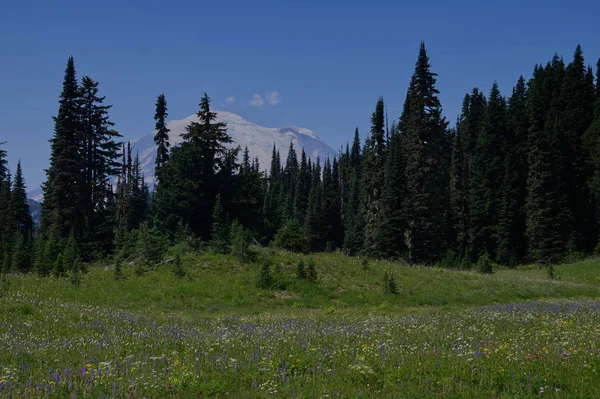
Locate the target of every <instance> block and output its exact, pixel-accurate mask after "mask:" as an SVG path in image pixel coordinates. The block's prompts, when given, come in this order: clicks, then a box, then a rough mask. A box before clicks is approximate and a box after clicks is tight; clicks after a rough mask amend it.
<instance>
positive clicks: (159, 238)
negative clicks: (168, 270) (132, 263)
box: [135, 222, 168, 265]
mask: <svg viewBox="0 0 600 399" xmlns="http://www.w3.org/2000/svg"><path fill="white" fill-rule="evenodd" d="M136 233H137V234H136V236H137V240H136V248H135V255H136V259H137V260H136V265H137V264H142V263H150V264H152V265H155V264H158V263H160V262H161V261H162V259H163V256H164V253H165V251H166V249H167V245H168V240H167V239H166V237H164V236H163V235H162V233H161V232H160V231H159V230H158V229H157V228H156V226H155V227H153V228H150V227H149V226H148V223H146V222H144V223H142V224H141V225H140V228H139V229H138V230H137V232H136Z"/></svg>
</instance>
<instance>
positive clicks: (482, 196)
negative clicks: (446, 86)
mask: <svg viewBox="0 0 600 399" xmlns="http://www.w3.org/2000/svg"><path fill="white" fill-rule="evenodd" d="M506 135H507V126H506V103H505V101H504V98H503V97H502V96H501V95H500V91H499V90H498V85H497V84H496V83H494V85H493V86H492V90H491V92H490V98H489V101H488V105H487V107H486V111H485V115H484V117H483V121H482V127H481V131H480V132H479V135H478V136H477V140H476V143H475V149H474V152H473V155H472V157H471V158H472V161H471V170H470V175H469V179H470V181H469V243H468V250H467V256H468V257H469V259H470V260H471V261H475V260H477V259H478V258H479V257H480V256H481V255H482V254H483V253H484V252H487V253H488V254H490V256H492V257H494V255H495V253H496V247H497V231H498V212H499V208H500V203H499V201H500V198H501V196H500V186H499V184H498V182H500V181H502V178H503V177H504V176H505V173H504V158H505V152H506V141H505V140H506Z"/></svg>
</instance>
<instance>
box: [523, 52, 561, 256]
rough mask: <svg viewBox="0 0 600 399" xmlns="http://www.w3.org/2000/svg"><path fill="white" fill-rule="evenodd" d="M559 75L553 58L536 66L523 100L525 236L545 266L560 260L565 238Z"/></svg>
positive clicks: (557, 62) (531, 248)
mask: <svg viewBox="0 0 600 399" xmlns="http://www.w3.org/2000/svg"><path fill="white" fill-rule="evenodd" d="M563 75H564V64H563V63H562V60H560V59H559V58H558V57H557V56H555V57H554V59H553V60H552V62H551V63H548V65H547V66H546V67H545V68H543V67H541V66H536V68H535V70H534V74H533V78H532V79H531V81H530V82H529V94H528V99H527V102H528V109H529V120H530V124H529V138H528V142H529V155H528V164H529V172H528V177H527V203H526V212H527V226H526V234H527V239H528V244H529V253H530V256H531V259H532V260H533V261H535V262H540V263H545V264H552V263H556V262H558V261H559V260H560V258H561V256H562V254H563V253H564V251H565V249H566V246H567V242H568V238H569V237H568V235H569V234H568V233H569V228H568V227H567V226H566V224H568V222H569V220H570V215H569V212H568V202H567V201H568V198H567V195H566V189H565V184H564V172H563V168H564V160H563V159H562V153H561V148H560V147H561V144H562V140H561V138H560V136H559V135H557V132H558V131H557V129H555V125H556V119H557V110H556V107H557V101H558V99H559V97H560V88H561V87H562V79H563Z"/></svg>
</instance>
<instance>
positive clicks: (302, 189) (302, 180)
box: [293, 148, 312, 220]
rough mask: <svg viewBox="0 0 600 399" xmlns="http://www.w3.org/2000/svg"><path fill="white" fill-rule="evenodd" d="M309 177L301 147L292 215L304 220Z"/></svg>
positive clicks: (309, 185) (308, 192) (309, 187)
mask: <svg viewBox="0 0 600 399" xmlns="http://www.w3.org/2000/svg"><path fill="white" fill-rule="evenodd" d="M311 177H312V176H311V173H310V171H309V170H308V163H307V160H306V154H305V152H304V148H303V149H302V153H301V155H300V169H299V170H298V177H297V178H296V188H295V190H294V212H293V217H295V218H296V219H298V220H304V219H305V218H306V212H307V209H308V201H309V198H308V196H309V194H310V189H311Z"/></svg>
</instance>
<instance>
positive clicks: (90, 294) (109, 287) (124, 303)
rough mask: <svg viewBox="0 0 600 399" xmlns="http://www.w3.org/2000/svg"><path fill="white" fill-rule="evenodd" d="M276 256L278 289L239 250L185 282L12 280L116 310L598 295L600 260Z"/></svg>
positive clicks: (165, 271) (246, 309) (193, 259)
mask: <svg viewBox="0 0 600 399" xmlns="http://www.w3.org/2000/svg"><path fill="white" fill-rule="evenodd" d="M263 251H264V253H265V254H266V253H270V255H269V258H270V259H271V260H272V262H273V266H272V267H271V270H272V274H273V278H274V285H273V290H263V289H260V288H257V287H256V279H257V277H258V273H259V268H260V266H259V265H258V264H253V263H246V262H240V261H239V260H237V259H236V258H234V257H232V256H223V255H215V254H212V253H210V252H209V253H204V254H200V255H192V254H188V255H186V257H185V258H184V260H183V267H184V269H185V271H186V274H187V275H186V277H185V278H184V279H178V278H176V277H175V276H174V275H173V273H172V271H171V267H170V266H165V265H163V266H159V267H157V268H155V269H154V268H153V269H150V270H148V271H147V272H146V273H145V274H144V275H143V276H141V277H139V276H136V274H135V267H134V266H125V267H124V270H123V273H124V274H125V276H126V277H127V278H125V279H124V280H122V281H113V275H114V271H113V270H112V268H113V267H114V265H103V266H97V267H92V268H91V269H90V271H89V273H88V274H87V275H85V277H83V283H82V285H81V286H80V287H72V286H71V284H70V283H69V281H68V279H50V280H48V279H45V278H39V277H36V276H33V275H28V276H18V277H17V276H15V277H14V279H15V281H16V282H18V283H17V284H18V286H20V287H23V290H24V292H27V293H29V294H33V295H35V296H41V297H46V298H54V299H57V300H61V301H66V302H79V303H83V304H89V305H98V306H103V305H105V304H107V303H110V305H111V306H113V307H117V308H123V309H128V310H134V311H143V312H151V313H157V314H170V313H173V312H174V313H177V314H187V315H196V314H198V312H200V314H212V315H223V314H238V315H239V314H258V313H262V312H284V313H289V312H292V313H296V312H303V311H304V310H306V309H311V310H318V311H323V310H324V309H328V308H330V307H332V308H334V309H335V310H336V311H337V312H342V313H345V312H348V313H355V312H357V311H359V312H371V311H383V312H387V311H392V312H403V313H404V312H406V310H407V309H412V310H418V309H421V310H427V309H444V308H465V307H469V306H481V305H493V304H496V303H509V302H515V301H523V300H534V299H541V298H581V297H590V298H595V297H600V277H598V274H597V272H596V270H597V268H598V267H600V260H596V259H593V260H587V261H584V262H579V263H573V264H567V265H560V266H557V267H556V268H555V273H556V276H557V277H556V279H549V278H548V277H547V272H546V269H545V268H538V267H537V266H535V267H534V266H530V267H521V268H518V269H506V268H501V269H499V270H497V271H496V272H495V273H494V274H492V275H482V274H479V273H477V272H475V271H454V270H449V269H442V268H431V267H418V266H407V265H405V264H402V263H394V262H379V261H373V262H370V263H369V266H368V269H367V270H365V269H364V268H363V266H362V261H361V260H360V259H359V258H352V257H346V256H343V255H339V254H315V255H314V256H313V257H308V256H305V255H298V254H293V253H290V252H285V251H273V250H263ZM309 259H314V260H315V263H316V265H317V271H318V280H317V283H310V282H308V281H306V280H302V281H299V280H297V279H296V277H295V273H296V265H297V263H298V262H299V261H300V260H303V261H304V262H305V263H306V262H307V261H308V260H309ZM386 272H388V273H390V274H392V275H393V276H394V278H395V280H396V282H397V285H398V287H399V294H398V295H385V294H384V292H383V278H384V274H385V273H386Z"/></svg>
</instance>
